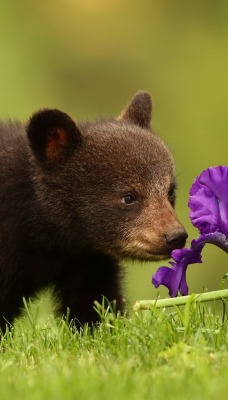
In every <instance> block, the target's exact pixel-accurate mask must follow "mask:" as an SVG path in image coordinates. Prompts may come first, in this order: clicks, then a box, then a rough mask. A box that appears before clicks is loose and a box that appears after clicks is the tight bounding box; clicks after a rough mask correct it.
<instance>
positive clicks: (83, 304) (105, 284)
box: [55, 252, 124, 326]
mask: <svg viewBox="0 0 228 400" xmlns="http://www.w3.org/2000/svg"><path fill="white" fill-rule="evenodd" d="M120 268H122V267H120V265H119V264H118V263H117V262H116V261H115V260H114V259H113V258H112V257H111V256H107V255H103V254H99V253H91V252H88V253H83V254H81V255H80V257H78V258H77V260H74V262H73V260H72V265H70V266H67V267H66V269H65V271H64V274H63V275H62V276H61V279H59V280H58V282H57V284H56V285H55V290H56V292H57V294H58V296H59V298H60V309H59V311H60V312H61V314H66V312H67V309H69V311H70V319H74V320H75V323H76V325H77V326H81V325H83V324H84V323H89V324H92V323H95V322H98V321H99V315H98V313H97V312H96V311H95V309H94V302H95V301H98V302H99V303H102V299H103V297H104V298H105V299H107V300H108V302H110V303H112V302H115V307H114V308H115V310H116V311H120V312H123V311H124V299H123V294H122V291H121V287H120V280H121V279H120V278H121V275H122V274H121V272H120ZM113 304H114V303H113Z"/></svg>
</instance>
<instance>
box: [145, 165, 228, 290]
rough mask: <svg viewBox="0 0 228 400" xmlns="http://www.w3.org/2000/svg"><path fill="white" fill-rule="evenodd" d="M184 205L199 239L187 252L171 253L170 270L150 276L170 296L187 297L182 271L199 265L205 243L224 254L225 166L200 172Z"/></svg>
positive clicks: (227, 216) (227, 237) (227, 229)
mask: <svg viewBox="0 0 228 400" xmlns="http://www.w3.org/2000/svg"><path fill="white" fill-rule="evenodd" d="M188 206H189V208H190V210H191V211H190V219H191V221H192V224H193V225H194V226H195V227H196V228H198V229H199V232H200V234H201V236H199V238H198V239H196V240H193V241H192V242H191V247H190V248H189V249H186V248H184V249H176V250H173V251H172V253H171V256H172V258H173V260H174V261H170V262H169V263H170V264H171V265H172V268H169V267H160V268H158V270H157V272H156V273H155V274H154V275H153V277H152V283H153V285H154V286H155V287H156V288H157V287H158V286H160V285H164V286H166V287H167V288H168V289H169V295H170V296H171V297H175V296H177V294H178V292H180V294H181V295H184V296H185V295H187V294H188V285H187V282H186V270H187V267H188V265H189V264H194V263H201V262H202V258H201V252H202V249H203V247H204V246H205V244H206V243H211V244H214V245H216V246H218V247H220V248H221V249H222V250H224V251H225V252H226V253H228V166H225V167H224V166H219V167H211V168H208V169H206V170H205V171H203V172H202V173H201V174H200V175H199V176H198V177H197V178H196V179H195V181H194V183H193V185H192V187H191V189H190V197H189V202H188Z"/></svg>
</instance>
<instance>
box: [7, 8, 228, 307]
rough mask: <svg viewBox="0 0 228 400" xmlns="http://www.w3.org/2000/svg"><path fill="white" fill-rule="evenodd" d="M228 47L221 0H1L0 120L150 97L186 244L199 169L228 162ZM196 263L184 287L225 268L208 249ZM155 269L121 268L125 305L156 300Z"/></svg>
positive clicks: (110, 109) (84, 112)
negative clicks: (139, 94)
mask: <svg viewBox="0 0 228 400" xmlns="http://www.w3.org/2000/svg"><path fill="white" fill-rule="evenodd" d="M227 50H228V2H227V1H226V0H224V1H220V0H218V1H213V0H198V1H197V0H192V1H191V2H184V1H181V0H172V1H170V0H151V1H150V0H140V1H136V2H133V1H130V0H122V1H121V0H109V1H105V0H58V1H57V0H56V1H53V0H48V1H44V0H39V1H37V0H36V1H29V0H20V1H16V0H15V1H8V2H7V1H4V0H1V2H0V54H1V61H0V90H1V96H0V117H1V118H3V119H6V118H9V117H10V118H18V119H22V120H23V121H26V120H27V118H28V117H29V116H30V114H31V113H33V112H34V111H35V110H36V109H39V108H43V107H46V106H47V107H58V108H60V109H62V110H64V111H66V112H67V113H69V114H70V115H71V116H72V117H73V118H75V119H76V120H77V119H78V120H80V119H91V118H95V117H96V116H99V115H104V116H112V115H117V114H118V113H119V112H120V111H121V109H122V107H123V106H124V105H125V104H126V103H127V102H128V100H129V99H130V98H131V96H132V95H133V94H134V92H136V91H137V90H139V89H145V90H148V91H150V92H151V93H152V96H153V102H154V111H153V127H154V129H155V131H156V132H157V133H159V135H160V136H162V137H163V138H164V140H165V141H166V143H167V144H168V145H169V146H170V148H171V150H172V151H173V153H174V156H175V160H176V170H177V177H178V182H179V191H178V201H177V213H178V215H179V217H180V219H181V221H182V222H183V223H184V225H185V226H186V229H187V230H188V233H189V241H188V244H189V243H190V241H191V239H192V238H194V237H196V236H197V234H198V232H197V230H195V229H194V228H193V227H192V226H191V223H190V221H189V218H188V208H187V201H188V191H189V187H190V186H191V184H192V181H193V179H194V177H195V176H196V175H198V174H199V173H200V172H201V171H202V170H203V169H205V168H207V167H209V166H215V165H219V164H223V165H227V164H228V154H227V148H228V135H227V124H228V112H227V107H228V51H227ZM203 260H204V262H203V264H197V265H193V266H191V267H190V268H189V270H188V282H189V287H190V291H197V292H198V291H200V290H202V289H203V288H207V289H209V290H212V289H218V288H219V283H220V280H221V277H222V275H223V274H224V273H226V272H228V258H227V255H226V254H225V253H223V252H222V251H221V250H219V249H217V248H215V247H214V246H210V245H208V246H206V248H205V249H204V252H203ZM160 264H161V263H160ZM160 264H156V263H149V264H144V265H142V264H137V263H135V264H133V265H132V264H131V265H129V266H128V272H127V274H126V294H127V297H128V299H130V301H131V302H134V301H135V300H136V299H143V298H144V299H148V298H154V297H156V296H157V293H158V291H157V290H155V289H154V288H153V287H152V285H151V276H152V273H154V272H155V270H156V269H157V268H158V266H159V265H160ZM162 264H163V263H162ZM166 265H167V263H166ZM160 294H161V295H162V296H166V295H167V290H166V289H163V290H161V291H160Z"/></svg>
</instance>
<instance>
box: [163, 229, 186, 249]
mask: <svg viewBox="0 0 228 400" xmlns="http://www.w3.org/2000/svg"><path fill="white" fill-rule="evenodd" d="M187 237H188V234H187V232H186V230H185V229H184V228H178V229H174V230H173V231H170V232H169V233H167V234H166V235H165V240H166V243H167V244H168V245H169V246H170V247H171V248H172V249H181V248H182V247H184V245H185V243H186V239H187Z"/></svg>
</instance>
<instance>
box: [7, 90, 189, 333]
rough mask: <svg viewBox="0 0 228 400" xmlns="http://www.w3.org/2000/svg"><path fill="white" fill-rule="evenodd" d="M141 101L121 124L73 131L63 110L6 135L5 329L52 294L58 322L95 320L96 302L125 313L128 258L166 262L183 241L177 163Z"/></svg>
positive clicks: (146, 100)
mask: <svg viewBox="0 0 228 400" xmlns="http://www.w3.org/2000/svg"><path fill="white" fill-rule="evenodd" d="M150 117H151V100H150V96H149V95H148V94H147V93H145V92H139V93H138V94H136V96H135V97H134V98H133V100H132V101H131V103H129V105H128V106H127V108H126V109H125V110H124V111H123V113H122V115H121V116H120V117H119V118H118V119H116V120H115V119H113V120H108V121H100V122H94V123H85V124H77V125H75V123H74V122H73V121H72V120H71V118H70V117H68V116H67V115H66V114H64V113H62V112H60V111H58V110H43V111H40V112H38V113H37V114H35V115H34V116H33V117H32V118H31V120H30V121H29V124H28V126H27V127H25V126H23V125H22V124H19V123H17V124H13V123H9V124H5V125H4V124H1V125H0V188H1V190H0V318H1V320H0V321H1V322H0V326H1V328H2V330H3V331H4V329H5V325H6V320H7V321H8V322H10V323H11V322H12V321H13V319H14V318H15V317H16V316H17V315H18V314H19V311H20V307H21V306H22V298H23V296H24V297H26V298H28V297H30V296H34V295H35V294H36V292H37V291H38V290H40V289H42V288H44V287H47V286H49V285H51V286H53V287H54V291H55V293H56V294H57V295H58V297H59V300H60V304H61V305H60V310H59V311H60V312H61V313H64V312H65V311H66V309H67V307H68V308H69V309H70V316H71V317H72V318H75V319H77V320H78V321H80V322H81V323H84V322H93V321H96V320H97V315H96V313H95V311H94V309H93V303H94V300H97V301H101V298H102V296H105V297H106V298H107V299H108V300H110V301H112V300H116V302H117V309H119V310H122V309H123V299H122V297H123V294H122V289H121V267H120V265H119V260H121V259H124V258H131V259H139V260H156V259H162V258H167V257H169V255H170V252H171V250H172V249H173V248H176V247H182V246H183V245H184V243H185V239H186V236H187V235H186V232H185V230H184V228H183V227H182V226H181V224H180V223H179V221H178V219H177V217H176V215H175V212H174V209H173V206H174V200H175V199H174V197H175V193H174V190H175V180H174V163H173V159H172V156H171V154H170V152H169V150H168V149H167V147H166V146H165V145H164V144H163V142H162V141H161V140H160V139H159V138H158V137H157V136H156V135H154V134H153V133H152V132H151V131H150V127H149V125H150Z"/></svg>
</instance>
